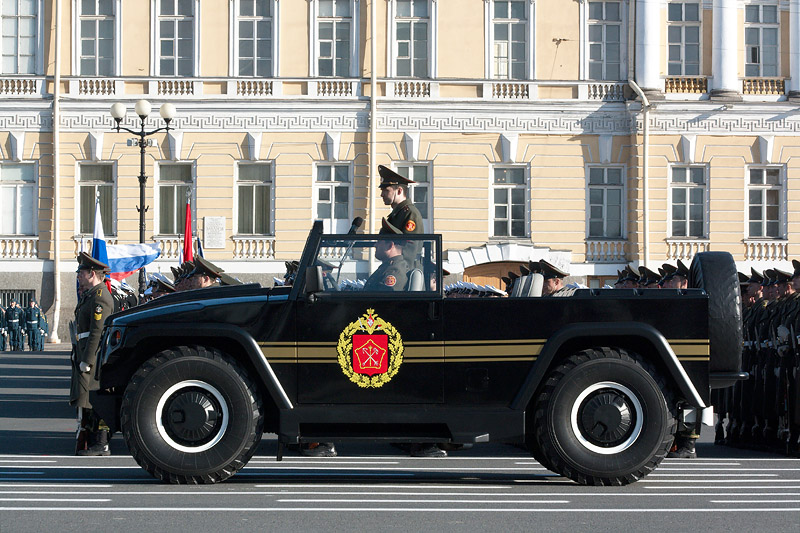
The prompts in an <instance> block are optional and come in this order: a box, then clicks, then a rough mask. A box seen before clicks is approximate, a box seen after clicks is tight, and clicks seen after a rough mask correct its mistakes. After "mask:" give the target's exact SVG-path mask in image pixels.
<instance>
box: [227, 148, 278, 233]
mask: <svg viewBox="0 0 800 533" xmlns="http://www.w3.org/2000/svg"><path fill="white" fill-rule="evenodd" d="M236 192H237V194H238V196H239V198H238V216H237V225H236V233H237V234H239V235H272V165H270V164H269V163H242V164H241V165H239V177H238V180H237V184H236Z"/></svg>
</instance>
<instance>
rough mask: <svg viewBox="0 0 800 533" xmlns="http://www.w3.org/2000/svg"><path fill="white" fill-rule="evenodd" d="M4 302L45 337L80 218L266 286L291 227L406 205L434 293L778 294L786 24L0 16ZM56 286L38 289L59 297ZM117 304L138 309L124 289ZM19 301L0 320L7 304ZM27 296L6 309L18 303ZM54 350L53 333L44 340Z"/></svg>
mask: <svg viewBox="0 0 800 533" xmlns="http://www.w3.org/2000/svg"><path fill="white" fill-rule="evenodd" d="M0 13H1V14H2V18H3V25H2V28H3V36H2V44H0V51H1V52H2V62H3V63H2V69H3V70H2V74H0V108H2V111H3V112H2V114H0V187H2V189H1V190H0V193H1V194H2V198H0V202H1V203H0V210H1V211H2V213H0V221H2V227H0V290H2V291H3V292H2V296H3V297H4V298H5V299H8V298H10V297H11V295H12V294H20V291H22V292H25V293H26V294H31V295H35V297H36V298H37V299H40V300H41V303H42V304H43V305H42V307H43V308H45V309H46V310H48V316H50V317H53V314H54V313H55V312H56V310H59V311H60V313H61V316H60V317H59V316H56V317H55V319H56V321H57V322H59V323H65V322H66V319H65V318H64V317H65V316H66V317H69V315H70V314H71V309H72V308H73V307H74V304H75V295H74V290H73V287H74V279H73V277H74V274H73V272H74V268H75V262H74V257H75V254H76V253H77V251H78V250H80V249H81V247H82V246H86V243H87V241H90V240H91V232H92V227H93V223H94V202H95V198H96V197H98V196H99V198H100V204H101V212H102V216H103V223H104V229H105V233H106V237H107V240H108V242H110V243H134V242H138V240H139V212H138V211H137V206H138V205H139V191H140V188H139V182H138V180H137V176H138V175H139V171H140V169H139V166H140V152H139V147H138V146H136V145H135V144H134V143H132V142H131V139H132V136H131V135H130V134H126V133H124V132H119V133H118V132H116V131H115V123H114V120H113V119H112V117H111V115H110V114H109V109H110V107H111V105H112V104H114V103H115V102H121V103H122V104H124V105H125V106H126V108H127V110H128V112H127V116H126V117H125V118H124V119H123V120H122V122H121V125H122V126H124V127H129V128H131V129H134V130H137V131H138V130H139V128H140V125H141V122H140V120H139V118H138V117H136V115H135V113H134V111H133V108H134V104H135V102H137V101H138V100H140V99H147V100H148V101H149V102H150V103H151V104H152V109H153V111H152V113H151V114H150V116H149V117H148V118H147V119H146V126H145V127H146V129H147V130H148V131H149V130H153V129H156V128H160V127H162V126H164V122H163V121H162V120H161V118H159V117H158V108H159V106H161V105H162V104H164V103H171V104H173V105H174V106H175V108H176V110H177V113H176V116H175V118H174V120H172V121H171V122H170V128H171V129H170V131H168V132H160V133H156V134H154V135H153V136H152V137H151V139H152V142H151V144H150V145H149V146H148V147H146V157H145V170H144V172H145V175H146V176H147V182H146V199H145V205H146V206H147V207H148V211H147V212H146V216H145V220H146V228H145V236H146V241H147V242H154V241H155V242H159V243H161V249H162V255H161V258H160V259H159V260H158V261H156V263H155V264H153V265H151V267H149V271H151V272H152V271H163V272H165V273H169V267H170V266H175V265H176V264H177V261H178V255H179V250H180V247H181V240H182V233H183V217H184V209H185V206H186V201H187V198H188V200H189V204H190V206H191V207H190V209H191V214H192V220H193V232H194V234H195V236H196V237H199V241H200V242H201V244H202V245H203V252H204V254H205V257H206V258H208V259H209V260H211V261H213V262H214V263H216V264H218V265H220V266H221V267H222V268H223V269H224V270H225V271H226V272H229V273H231V274H233V275H235V276H237V277H239V278H240V279H242V280H245V281H258V282H261V283H262V284H266V285H270V284H271V283H272V277H273V276H281V275H282V273H283V270H284V261H286V260H291V259H296V258H297V257H298V256H299V255H300V252H301V249H302V246H303V243H304V241H305V237H306V235H307V232H308V230H309V229H310V227H311V223H312V221H313V220H315V219H322V220H324V223H325V225H326V227H327V228H329V229H330V230H332V231H333V230H342V231H346V230H347V228H349V226H350V222H351V220H352V219H353V218H354V217H356V216H361V217H364V218H365V219H366V221H367V222H366V224H365V227H364V230H365V231H370V229H371V228H375V227H376V225H378V224H380V219H381V217H382V216H385V215H387V214H388V213H389V211H390V209H389V208H388V207H386V206H384V205H382V203H381V201H380V197H379V193H378V189H377V187H376V185H377V177H376V176H377V165H379V164H383V165H386V166H390V167H392V168H395V169H397V170H398V171H399V172H401V173H404V174H407V175H409V177H412V178H413V179H415V180H416V181H417V184H415V185H414V186H413V187H412V190H411V194H412V197H413V199H414V201H415V202H416V203H417V204H418V206H420V207H421V210H422V212H423V215H424V217H425V226H426V230H427V231H429V232H435V233H441V234H442V236H443V241H444V248H445V250H446V256H445V260H446V267H447V268H448V270H449V271H450V272H451V273H452V275H453V277H455V278H460V277H463V278H466V279H475V280H478V281H491V280H495V284H496V285H497V284H498V283H497V280H498V279H499V276H500V275H504V274H505V271H506V270H508V269H510V268H514V267H515V265H516V264H518V263H521V262H527V261H528V260H537V259H539V258H546V259H548V260H551V261H552V262H554V263H556V264H559V265H561V266H563V267H565V268H567V269H568V270H569V271H570V273H571V274H572V275H573V276H574V277H575V278H576V280H577V281H583V282H586V283H588V284H589V285H591V286H599V285H601V284H602V283H603V282H604V281H606V280H607V279H608V278H609V277H616V271H617V270H618V269H621V268H623V267H624V265H626V264H628V263H633V264H635V265H647V266H648V267H650V268H652V269H655V268H657V267H658V266H660V265H661V264H662V263H664V262H673V263H674V261H675V260H677V259H681V260H683V261H690V260H691V257H692V256H693V255H694V254H695V253H697V252H698V251H702V250H722V251H728V252H730V253H732V254H733V256H734V258H735V259H736V260H737V263H738V265H739V267H740V270H745V269H749V267H750V266H753V267H755V268H757V269H760V268H764V267H766V266H767V265H769V266H778V267H779V268H786V269H790V268H791V267H790V258H791V254H792V253H794V250H793V249H792V248H793V246H794V244H793V243H795V242H797V239H798V236H800V215H798V213H799V212H800V209H799V208H800V187H799V186H798V183H800V139H799V138H798V134H800V103H799V102H798V98H800V41H798V38H799V36H800V0H773V1H767V0H763V1H762V0H752V1H738V0H702V1H690V0H682V1H672V0H608V1H605V0H604V1H591V0H574V1H573V0H569V1H567V0H0ZM56 280H57V281H56ZM132 284H133V285H135V282H133V283H132ZM15 291H16V292H15ZM26 291H27V292H26ZM62 329H63V328H62Z"/></svg>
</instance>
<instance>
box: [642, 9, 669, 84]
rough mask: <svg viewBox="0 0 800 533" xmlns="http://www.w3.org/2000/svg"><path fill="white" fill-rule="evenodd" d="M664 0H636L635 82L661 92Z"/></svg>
mask: <svg viewBox="0 0 800 533" xmlns="http://www.w3.org/2000/svg"><path fill="white" fill-rule="evenodd" d="M663 7H664V0H636V30H635V31H636V65H635V72H636V83H637V84H638V85H639V87H641V88H642V89H643V90H645V91H658V92H663V90H664V87H663V85H662V83H661V57H660V55H659V54H660V53H661V46H660V45H661V10H662V8H663Z"/></svg>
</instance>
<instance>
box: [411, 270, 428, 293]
mask: <svg viewBox="0 0 800 533" xmlns="http://www.w3.org/2000/svg"><path fill="white" fill-rule="evenodd" d="M406 290H407V291H412V292H419V291H424V290H425V278H424V277H423V275H422V270H420V269H418V268H414V269H412V270H409V271H408V284H407V285H406Z"/></svg>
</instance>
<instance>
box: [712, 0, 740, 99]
mask: <svg viewBox="0 0 800 533" xmlns="http://www.w3.org/2000/svg"><path fill="white" fill-rule="evenodd" d="M738 4H739V2H737V1H736V0H714V4H713V6H714V7H713V12H714V26H713V28H712V34H713V35H712V48H711V65H712V77H711V92H712V95H713V94H714V93H716V94H718V95H721V96H724V95H726V94H728V95H731V93H733V94H740V93H741V92H742V88H741V86H740V85H739V79H738V76H737V72H736V65H737V57H738V45H739V39H738V36H739V32H738V31H737V27H736V21H737V11H738Z"/></svg>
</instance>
